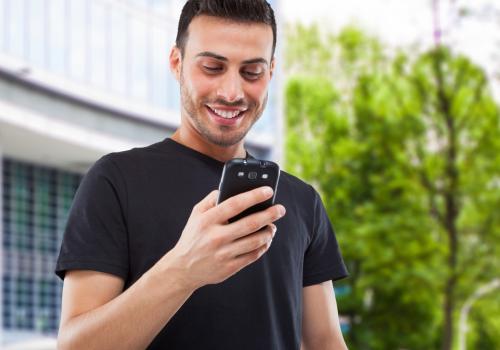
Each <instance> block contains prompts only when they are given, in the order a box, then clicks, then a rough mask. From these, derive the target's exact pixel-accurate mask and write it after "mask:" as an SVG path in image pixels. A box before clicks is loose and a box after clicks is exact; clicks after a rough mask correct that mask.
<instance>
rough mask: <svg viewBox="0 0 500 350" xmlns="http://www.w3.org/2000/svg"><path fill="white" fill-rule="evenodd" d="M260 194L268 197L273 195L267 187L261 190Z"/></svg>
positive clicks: (271, 190)
mask: <svg viewBox="0 0 500 350" xmlns="http://www.w3.org/2000/svg"><path fill="white" fill-rule="evenodd" d="M262 192H263V193H264V194H265V195H266V196H270V195H272V194H273V189H272V188H271V187H269V186H266V187H264V188H263V189H262Z"/></svg>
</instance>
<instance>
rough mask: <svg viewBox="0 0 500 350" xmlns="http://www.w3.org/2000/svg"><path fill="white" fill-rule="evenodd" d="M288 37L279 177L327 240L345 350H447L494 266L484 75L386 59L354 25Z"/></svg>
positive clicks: (490, 136)
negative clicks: (314, 211)
mask: <svg viewBox="0 0 500 350" xmlns="http://www.w3.org/2000/svg"><path fill="white" fill-rule="evenodd" d="M288 33H289V37H288V40H287V42H288V47H287V50H286V59H287V66H286V71H287V73H288V77H289V78H288V82H287V87H286V127H287V135H286V155H285V168H286V169H287V170H289V171H291V172H292V173H295V174H297V175H299V176H301V177H304V178H306V179H307V180H309V181H311V182H312V183H313V184H315V186H316V188H317V189H318V190H319V191H320V193H321V194H322V197H323V200H324V201H325V204H326V207H327V210H328V212H329V215H330V217H331V219H332V222H333V223H334V225H335V227H336V229H337V232H338V238H339V241H340V244H341V248H342V251H343V254H344V256H345V259H346V261H347V263H348V266H349V269H350V273H351V277H350V278H349V279H348V280H347V281H345V282H343V283H344V284H347V285H348V286H349V287H350V290H351V293H350V294H348V295H347V296H346V297H343V298H341V299H340V302H339V307H340V310H341V313H343V314H344V315H347V316H348V317H349V319H350V320H351V330H350V332H349V334H348V342H349V344H350V346H351V347H352V348H353V349H391V348H407V349H429V348H438V347H442V348H443V349H451V341H452V339H453V330H454V320H455V318H456V314H457V310H458V308H459V307H460V304H461V303H462V302H463V301H464V300H465V299H466V298H467V296H468V295H470V294H471V293H473V292H474V286H475V285H477V284H478V283H481V282H482V281H487V280H488V279H491V278H493V277H494V276H495V274H498V271H499V267H500V262H499V260H498V258H497V257H498V256H500V254H498V253H499V252H498V242H499V240H500V232H499V227H500V225H499V218H498V217H497V216H496V215H495V214H496V208H498V207H499V204H500V183H499V182H500V174H499V169H500V158H499V157H500V125H499V110H498V106H497V105H496V104H495V102H494V101H493V100H492V98H491V97H490V95H489V92H488V82H487V80H486V78H485V75H484V73H483V72H482V70H481V69H479V68H478V67H476V66H475V65H473V64H472V63H471V62H470V61H469V60H468V59H467V58H466V57H463V56H458V55H454V54H452V53H451V52H450V50H449V49H447V48H444V47H439V48H437V49H435V50H432V51H429V52H427V53H424V54H420V55H415V56H411V55H410V54H405V53H401V52H400V53H391V52H389V53H388V52H387V51H386V50H384V48H383V45H381V44H380V43H379V42H378V41H377V40H376V39H374V38H370V37H368V36H366V35H365V34H364V33H363V32H361V31H360V30H357V29H355V28H352V27H349V28H346V29H345V30H343V31H342V32H341V33H339V35H333V34H324V33H321V31H320V30H318V28H317V27H316V26H312V27H303V26H300V25H299V26H296V27H292V28H288ZM496 301H498V298H497V299H496ZM477 319H478V320H479V319H480V318H477ZM489 319H490V318H489V317H488V316H487V315H485V317H484V318H481V319H480V321H481V322H489V321H488V320H489ZM440 333H441V334H442V336H440ZM496 341H499V339H496ZM499 344H500V343H499Z"/></svg>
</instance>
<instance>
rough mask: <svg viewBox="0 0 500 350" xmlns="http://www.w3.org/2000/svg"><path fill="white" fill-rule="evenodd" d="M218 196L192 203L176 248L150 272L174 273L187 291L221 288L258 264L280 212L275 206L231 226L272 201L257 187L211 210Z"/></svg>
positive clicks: (282, 211) (266, 190)
mask: <svg viewBox="0 0 500 350" xmlns="http://www.w3.org/2000/svg"><path fill="white" fill-rule="evenodd" d="M217 193H218V191H216V190H215V191H212V192H211V193H210V194H209V195H208V196H207V197H205V198H204V199H203V200H202V201H200V202H199V203H198V204H196V205H195V206H194V208H193V210H192V212H191V215H190V217H189V220H188V222H187V224H186V226H185V227H184V230H183V232H182V235H181V238H180V239H179V241H178V242H177V244H176V246H175V247H174V248H173V249H172V250H170V251H169V252H168V253H167V254H166V255H165V256H164V257H163V258H162V259H160V260H159V261H158V263H157V264H156V266H155V268H159V269H160V270H163V269H167V270H170V271H172V269H174V270H176V271H179V272H180V273H179V276H182V282H184V283H185V286H186V287H187V288H188V289H193V290H194V289H197V288H199V287H202V286H204V285H207V284H215V283H220V282H222V281H224V280H226V279H227V278H229V277H230V276H232V275H234V274H235V273H236V272H238V271H240V270H241V269H242V268H244V267H245V266H247V265H249V264H251V263H253V262H254V261H256V260H257V259H259V258H260V257H261V256H262V255H263V254H264V253H265V252H266V251H267V250H268V249H269V247H270V245H271V241H272V238H273V237H274V233H275V232H276V226H275V225H274V224H272V223H273V222H274V221H276V220H278V219H279V218H281V217H282V216H283V215H284V214H285V208H284V207H283V206H282V205H280V204H277V205H274V206H272V207H270V208H268V209H266V210H263V211H261V212H258V213H254V214H251V215H248V216H246V217H244V218H241V219H240V220H238V221H235V222H233V223H230V224H229V223H228V220H229V219H230V218H232V217H234V216H235V215H237V214H239V213H241V212H242V211H244V210H245V209H247V208H250V207H251V206H253V205H255V204H257V203H260V202H263V201H265V200H266V199H268V198H270V197H272V195H273V190H272V188H270V187H260V188H257V189H254V190H251V191H248V192H245V193H241V194H239V195H237V196H234V197H231V198H229V199H227V200H225V201H224V202H222V203H220V204H219V205H217V206H216V199H217Z"/></svg>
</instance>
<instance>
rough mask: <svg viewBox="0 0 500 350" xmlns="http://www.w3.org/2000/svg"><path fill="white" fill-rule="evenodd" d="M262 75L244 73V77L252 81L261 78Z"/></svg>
mask: <svg viewBox="0 0 500 350" xmlns="http://www.w3.org/2000/svg"><path fill="white" fill-rule="evenodd" d="M261 74H262V72H252V71H243V75H244V76H245V77H246V78H248V79H250V80H255V79H257V78H259V77H260V76H261Z"/></svg>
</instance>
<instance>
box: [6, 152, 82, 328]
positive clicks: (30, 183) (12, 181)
mask: <svg viewBox="0 0 500 350" xmlns="http://www.w3.org/2000/svg"><path fill="white" fill-rule="evenodd" d="M80 180H81V176H80V175H79V174H74V173H67V172H63V171H59V170H56V169H52V168H47V167H41V166H35V165H32V164H28V163H24V162H19V161H16V160H12V159H4V160H3V230H4V231H3V242H2V244H3V252H4V254H3V257H2V259H3V262H2V263H3V266H4V269H3V276H2V279H3V290H2V304H3V315H2V324H3V328H4V329H6V330H27V331H34V332H37V333H43V334H56V332H57V328H58V325H59V314H60V308H61V307H60V302H61V288H62V283H61V282H60V281H59V280H58V278H57V277H56V276H55V275H54V268H55V262H56V259H57V255H58V253H59V247H60V244H61V241H62V235H63V232H64V228H65V225H66V221H67V217H68V214H69V209H70V206H71V202H72V200H73V196H74V194H75V192H76V189H77V187H78V184H79V183H80Z"/></svg>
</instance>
